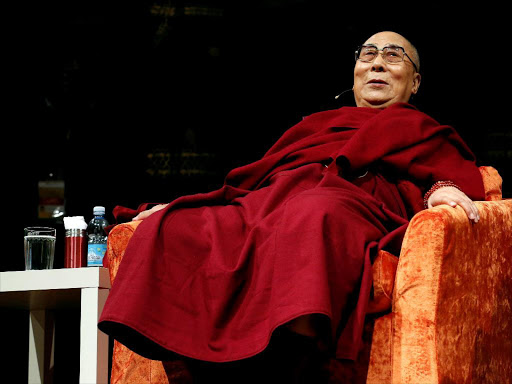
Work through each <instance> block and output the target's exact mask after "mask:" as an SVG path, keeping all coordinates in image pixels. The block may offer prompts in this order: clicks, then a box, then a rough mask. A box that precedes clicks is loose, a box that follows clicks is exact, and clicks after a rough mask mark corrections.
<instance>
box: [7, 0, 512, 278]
mask: <svg viewBox="0 0 512 384" xmlns="http://www.w3.org/2000/svg"><path fill="white" fill-rule="evenodd" d="M445 3H447V2H445ZM504 13H505V12H504V11H503V10H502V9H500V8H492V7H490V6H485V5H482V3H478V2H477V3H475V2H473V3H471V4H470V5H468V4H466V5H464V6H463V7H462V6H456V5H445V4H443V5H440V4H437V5H436V4H434V5H432V4H429V5H421V6H419V5H411V4H409V3H403V4H402V3H400V2H394V3H393V4H380V5H376V4H371V3H365V4H364V5H347V4H346V2H342V1H339V2H329V1H314V0H266V1H258V2H250V1H237V2H227V1H214V0H212V1H205V0H203V1H183V0H182V1H171V0H139V1H132V2H121V1H118V0H114V1H108V2H104V1H99V0H88V1H84V0H80V1H73V2H68V1H61V2H58V1H49V2H43V4H39V5H37V6H36V8H33V6H31V7H30V8H28V9H23V10H19V12H18V16H19V15H21V16H20V17H19V19H18V18H15V19H16V21H17V22H16V23H14V24H15V25H14V26H13V27H12V28H11V30H10V32H11V33H10V36H12V38H11V39H8V41H9V44H12V46H13V48H14V50H15V51H16V54H12V55H7V56H8V60H6V61H8V62H9V63H10V64H11V65H12V67H13V71H12V73H9V72H7V73H6V75H7V76H6V77H7V79H6V80H8V81H10V82H13V83H14V86H13V88H12V89H13V91H12V94H9V95H8V96H9V97H10V99H11V101H14V106H13V108H12V109H13V110H14V111H15V113H16V115H15V118H14V119H10V121H5V122H4V124H5V125H4V127H5V129H4V131H5V132H6V136H5V141H4V143H5V144H4V148H5V151H4V152H5V153H7V154H8V156H7V158H6V160H4V162H3V163H4V180H5V182H4V190H5V191H6V192H7V196H8V200H7V201H6V206H7V208H8V212H6V214H8V215H9V217H10V219H9V225H8V227H9V230H10V231H12V236H13V240H11V241H10V243H11V244H14V243H16V244H17V247H16V248H13V253H12V256H11V257H9V258H5V257H4V258H3V259H1V264H0V267H1V268H0V270H10V269H23V250H22V248H21V243H22V240H21V233H22V229H23V227H24V226H29V225H36V224H43V225H54V226H57V227H58V228H59V229H60V228H61V227H62V225H61V224H60V223H58V222H52V220H49V221H48V220H46V221H45V220H40V219H38V214H37V205H38V188H37V185H38V184H37V183H38V181H40V180H45V179H48V178H50V174H51V175H52V176H51V178H54V179H62V180H64V181H65V193H66V216H74V215H83V216H85V218H86V220H87V221H88V220H90V219H91V218H92V208H93V206H94V205H104V206H106V209H107V219H109V221H111V222H112V221H113V217H112V215H111V212H112V209H113V208H114V207H115V206H116V205H123V206H127V207H131V208H136V207H137V206H138V205H139V204H140V203H143V202H169V201H170V200H172V199H174V198H175V197H177V196H180V195H183V194H189V193H196V192H205V191H209V190H213V189H216V188H218V187H220V186H221V184H222V182H223V180H224V176H225V175H226V173H227V172H228V171H229V170H230V169H232V168H234V167H236V166H240V165H243V164H246V163H248V162H251V161H254V160H257V159H258V158H260V157H261V156H262V155H263V154H264V153H265V151H266V150H267V149H268V148H269V147H270V146H271V145H272V144H273V143H274V142H275V140H276V139H277V138H278V137H280V135H281V134H282V133H283V132H284V131H285V130H286V129H288V128H289V127H290V126H292V125H293V124H295V123H296V122H298V121H299V120H300V119H301V117H302V116H304V115H307V114H310V113H312V112H316V111H319V110H323V109H326V108H338V107H340V106H342V105H352V104H353V96H352V93H351V92H349V93H346V94H345V95H344V96H343V97H342V98H341V99H340V100H339V101H335V100H334V96H335V95H336V94H338V93H340V92H341V91H343V90H345V89H350V88H351V87H352V83H353V66H354V59H353V52H354V50H355V48H356V47H357V46H358V45H359V44H361V43H362V42H364V41H365V40H366V39H367V38H368V37H369V36H371V35H372V34H373V33H375V32H378V31H381V30H393V31H396V32H399V33H401V34H403V35H404V36H406V37H407V38H409V40H411V41H412V43H413V44H415V45H416V47H417V48H418V50H419V52H420V57H421V73H422V76H423V78H422V84H421V87H420V92H419V95H417V96H416V97H415V98H414V99H413V100H412V103H413V104H415V105H417V106H418V107H419V108H420V109H421V110H423V111H425V112H427V113H428V114H430V115H432V116H433V117H434V118H436V119H437V120H438V121H440V122H441V123H444V124H450V125H453V126H454V127H455V128H456V129H457V130H458V131H459V133H460V134H461V136H462V137H463V138H464V139H465V140H466V141H467V142H468V144H469V145H470V147H471V148H472V149H473V150H474V152H475V153H476V155H477V157H478V159H479V164H483V165H493V166H494V167H496V168H497V169H498V170H499V172H500V173H501V175H502V176H503V178H504V179H505V182H504V195H505V196H510V192H509V188H507V185H508V184H507V180H508V179H510V178H511V177H512V176H510V166H509V164H510V159H511V157H512V152H511V151H512V147H511V145H510V144H511V142H512V139H511V133H510V130H509V127H508V123H509V122H508V91H507V88H509V85H508V84H507V83H509V82H510V79H509V74H508V72H509V71H510V61H509V59H506V53H507V49H508V48H507V47H508V45H507V44H506V42H504V41H506V40H507V37H506V36H507V34H504V33H503V32H504V30H505V25H506V24H503V22H502V16H501V15H502V14H504ZM502 44H504V45H503V46H502ZM16 239H18V240H16ZM60 240H62V236H61V238H60V239H59V240H58V243H57V259H56V265H57V266H60V265H61V264H60V263H62V248H63V242H62V241H60Z"/></svg>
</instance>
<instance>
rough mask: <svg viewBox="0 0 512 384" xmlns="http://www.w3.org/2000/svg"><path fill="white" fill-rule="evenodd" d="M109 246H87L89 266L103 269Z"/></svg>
mask: <svg viewBox="0 0 512 384" xmlns="http://www.w3.org/2000/svg"><path fill="white" fill-rule="evenodd" d="M106 251H107V244H87V266H88V267H102V266H103V256H105V252H106Z"/></svg>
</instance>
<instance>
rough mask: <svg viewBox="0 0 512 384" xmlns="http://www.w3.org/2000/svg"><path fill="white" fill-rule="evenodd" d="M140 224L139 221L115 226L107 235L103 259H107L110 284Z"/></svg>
mask: <svg viewBox="0 0 512 384" xmlns="http://www.w3.org/2000/svg"><path fill="white" fill-rule="evenodd" d="M140 223H141V221H130V222H128V223H124V224H119V225H116V226H115V227H114V228H112V230H111V231H110V233H109V235H108V242H107V253H106V254H105V257H107V258H108V270H109V273H110V283H111V284H113V283H114V279H115V278H116V274H117V270H118V269H119V265H120V264H121V261H122V260H123V256H124V251H125V249H126V246H127V245H128V242H129V241H130V239H131V238H132V235H133V232H135V229H137V227H138V226H139V224H140Z"/></svg>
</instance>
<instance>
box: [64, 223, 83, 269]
mask: <svg viewBox="0 0 512 384" xmlns="http://www.w3.org/2000/svg"><path fill="white" fill-rule="evenodd" d="M65 242H66V249H65V253H64V268H81V267H87V231H86V230H85V229H66V238H65Z"/></svg>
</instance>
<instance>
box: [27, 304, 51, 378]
mask: <svg viewBox="0 0 512 384" xmlns="http://www.w3.org/2000/svg"><path fill="white" fill-rule="evenodd" d="M29 324H30V326H29V329H30V330H29V341H28V343H29V344H28V345H29V347H28V382H29V383H30V384H42V383H51V382H52V381H53V363H54V361H53V358H54V348H55V317H54V313H53V312H51V311H48V310H44V309H43V310H32V311H30V321H29Z"/></svg>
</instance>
